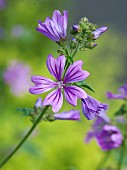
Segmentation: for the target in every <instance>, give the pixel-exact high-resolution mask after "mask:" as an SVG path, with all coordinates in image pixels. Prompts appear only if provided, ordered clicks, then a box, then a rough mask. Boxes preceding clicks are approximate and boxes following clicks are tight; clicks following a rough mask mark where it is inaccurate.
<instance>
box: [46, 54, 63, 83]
mask: <svg viewBox="0 0 127 170" xmlns="http://www.w3.org/2000/svg"><path fill="white" fill-rule="evenodd" d="M46 64H47V68H48V70H49V72H50V73H51V74H52V75H53V76H54V77H55V78H56V80H58V81H61V78H62V73H63V70H64V66H65V56H64V55H61V56H58V57H57V58H56V59H55V58H53V56H52V55H51V54H49V55H48V58H47V61H46Z"/></svg>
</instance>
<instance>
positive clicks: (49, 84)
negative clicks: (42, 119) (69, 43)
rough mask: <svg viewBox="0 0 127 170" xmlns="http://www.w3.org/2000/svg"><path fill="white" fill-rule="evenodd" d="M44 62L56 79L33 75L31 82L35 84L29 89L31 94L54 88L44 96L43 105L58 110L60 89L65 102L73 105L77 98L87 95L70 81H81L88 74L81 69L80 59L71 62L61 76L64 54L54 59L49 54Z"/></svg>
mask: <svg viewBox="0 0 127 170" xmlns="http://www.w3.org/2000/svg"><path fill="white" fill-rule="evenodd" d="M46 63H47V67H48V70H49V72H50V73H51V74H52V76H53V77H54V78H55V79H56V81H53V80H51V79H48V78H45V77H42V76H33V77H32V82H33V83H35V86H33V87H31V88H30V89H29V91H30V93H32V94H41V93H44V92H47V91H49V90H51V89H53V88H55V90H54V91H52V92H51V93H49V94H48V95H47V96H46V98H45V100H44V102H43V105H52V110H53V112H58V111H59V110H60V108H61V107H62V104H63V94H62V91H64V96H65V98H66V100H67V102H68V103H70V104H71V105H73V106H76V105H77V99H78V98H83V99H84V98H86V97H87V94H86V92H85V91H84V90H83V89H82V88H80V87H77V86H75V85H72V83H74V82H79V81H83V80H85V79H86V78H87V77H88V76H89V73H88V72H87V71H84V70H82V68H81V67H82V64H83V62H82V61H81V60H79V61H76V62H74V63H73V64H71V65H70V66H69V68H68V69H67V71H66V73H65V76H64V77H62V74H63V72H64V66H65V56H58V58H56V59H54V58H53V56H52V55H51V54H50V55H49V56H48V58H47V62H46Z"/></svg>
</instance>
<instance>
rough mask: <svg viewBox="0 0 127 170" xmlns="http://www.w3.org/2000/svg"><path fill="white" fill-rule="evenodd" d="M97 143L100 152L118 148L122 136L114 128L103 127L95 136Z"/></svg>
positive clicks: (110, 126) (109, 126)
mask: <svg viewBox="0 0 127 170" xmlns="http://www.w3.org/2000/svg"><path fill="white" fill-rule="evenodd" d="M96 140H97V143H98V144H99V146H100V147H101V148H102V150H105V151H106V150H110V149H113V148H118V147H119V146H120V145H121V144H122V140H123V137H122V134H121V132H120V130H119V129H118V128H117V127H116V126H112V125H104V126H103V128H102V130H101V132H100V133H99V134H98V135H97V136H96Z"/></svg>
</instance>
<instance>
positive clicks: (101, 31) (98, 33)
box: [93, 26, 107, 39]
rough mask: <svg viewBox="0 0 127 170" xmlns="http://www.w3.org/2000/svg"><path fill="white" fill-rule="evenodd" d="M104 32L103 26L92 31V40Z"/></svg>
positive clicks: (105, 28)
mask: <svg viewBox="0 0 127 170" xmlns="http://www.w3.org/2000/svg"><path fill="white" fill-rule="evenodd" d="M106 30H107V27H105V26H104V27H101V28H98V29H96V30H95V31H93V34H94V39H97V38H98V37H100V35H101V34H102V33H104V32H105V31H106Z"/></svg>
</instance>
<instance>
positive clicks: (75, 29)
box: [72, 25, 80, 32]
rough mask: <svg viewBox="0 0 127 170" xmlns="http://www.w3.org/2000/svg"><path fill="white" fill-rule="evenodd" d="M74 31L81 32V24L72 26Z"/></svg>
mask: <svg viewBox="0 0 127 170" xmlns="http://www.w3.org/2000/svg"><path fill="white" fill-rule="evenodd" d="M72 29H73V31H75V32H80V26H79V25H73V26H72Z"/></svg>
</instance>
